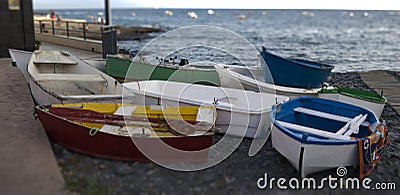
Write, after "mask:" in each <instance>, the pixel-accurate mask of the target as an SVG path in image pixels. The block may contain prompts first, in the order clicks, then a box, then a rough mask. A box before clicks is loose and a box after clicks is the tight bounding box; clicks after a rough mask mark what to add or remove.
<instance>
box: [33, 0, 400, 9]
mask: <svg viewBox="0 0 400 195" xmlns="http://www.w3.org/2000/svg"><path fill="white" fill-rule="evenodd" d="M110 2H111V8H206V9H209V8H212V9H218V8H219V9H223V8H227V9H240V8H242V9H344V10H400V0H110ZM33 8H34V9H85V8H104V0H33Z"/></svg>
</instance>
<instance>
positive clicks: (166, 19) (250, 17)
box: [55, 9, 400, 72]
mask: <svg viewBox="0 0 400 195" xmlns="http://www.w3.org/2000/svg"><path fill="white" fill-rule="evenodd" d="M55 11H56V12H57V13H59V14H61V15H62V17H63V18H77V19H78V18H79V19H87V20H88V21H90V19H89V18H88V16H89V15H96V14H97V13H98V12H102V11H103V10H55ZM166 11H167V9H113V10H112V24H113V25H123V26H153V27H157V28H162V29H163V30H165V31H167V32H168V31H171V30H174V29H177V28H180V27H185V26H192V25H211V26H217V27H221V28H225V29H228V30H230V31H232V32H234V33H237V35H240V36H242V37H244V38H245V39H246V40H248V41H249V42H250V43H251V44H252V45H253V46H254V47H255V48H257V49H258V50H261V46H264V47H266V48H267V50H269V51H270V52H272V53H274V54H277V55H281V56H283V57H288V58H300V59H306V60H312V61H317V62H321V63H325V64H330V65H334V66H335V68H334V70H333V71H336V72H346V71H368V70H376V69H380V70H393V71H400V62H399V56H400V12H399V11H349V10H346V11H344V10H213V11H214V13H213V14H209V12H208V10H207V9H169V11H170V12H168V13H171V12H172V13H173V14H172V15H171V14H166ZM190 11H192V12H195V13H196V14H197V18H196V19H194V18H192V17H189V15H188V12H190ZM195 33H196V32H195ZM159 35H161V33H153V34H151V36H153V37H157V36H159ZM183 36H184V35H183ZM209 37H210V34H209V33H207V32H203V31H198V32H197V34H191V35H190V36H189V35H188V36H187V37H184V38H182V39H181V38H176V39H174V40H171V41H173V43H171V45H173V44H180V41H185V42H190V41H193V40H195V39H208V38H209ZM149 41H151V39H147V40H143V41H119V46H120V48H124V49H127V50H130V51H133V52H138V51H139V50H140V49H142V48H143V47H144V46H145V45H146V44H147V43H149ZM225 44H227V45H225V46H227V47H232V48H233V49H238V50H241V49H242V48H240V47H241V46H240V45H238V44H234V41H233V42H232V41H226V43H225ZM159 49H160V50H169V49H170V48H168V46H163V47H160V48H159ZM242 50H243V51H241V52H242V54H243V55H244V56H246V55H248V56H250V55H254V53H250V52H249V53H247V52H248V51H247V50H246V49H242ZM154 52H157V51H154ZM171 52H173V51H171ZM181 55H183V56H178V57H186V58H189V61H207V60H208V61H210V60H211V61H213V62H214V63H224V64H238V62H237V59H235V58H232V56H229V55H226V53H224V52H221V51H215V50H210V49H207V48H202V47H197V48H191V51H190V52H183V53H181ZM210 56H212V57H210ZM252 59H253V58H249V59H248V60H249V61H250V60H252ZM241 63H244V64H247V63H250V62H246V60H244V61H241Z"/></svg>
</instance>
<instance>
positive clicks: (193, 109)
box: [45, 103, 216, 137]
mask: <svg viewBox="0 0 400 195" xmlns="http://www.w3.org/2000/svg"><path fill="white" fill-rule="evenodd" d="M71 108H72V109H76V110H72V111H71V110H69V109H71ZM63 109H65V110H63ZM45 110H46V111H48V112H50V113H53V114H55V115H57V116H59V117H63V118H66V119H68V120H71V121H74V122H75V123H77V124H80V125H83V126H85V127H88V128H90V129H91V131H92V130H93V131H100V132H104V133H109V134H113V135H119V136H148V137H176V136H177V135H179V134H177V133H176V131H174V130H175V129H176V128H187V124H189V123H190V124H192V123H194V122H199V121H202V122H201V123H198V126H199V127H200V128H207V127H209V128H212V127H213V124H214V121H215V116H216V114H215V108H214V107H213V106H200V107H199V106H182V107H169V106H159V105H151V106H142V105H132V104H114V103H72V104H53V105H51V106H48V107H47V108H45ZM81 115H85V119H82V117H79V116H81ZM206 115H211V116H206ZM131 117H134V118H131ZM165 118H167V119H170V120H171V121H172V122H174V123H173V124H172V125H171V123H170V122H171V121H168V123H167V122H166V120H165ZM176 121H180V122H179V124H178V123H176ZM185 121H186V122H185ZM192 128H193V127H192ZM200 128H199V129H194V132H193V134H192V135H201V134H205V133H206V131H207V130H208V129H207V130H206V131H204V129H203V130H201V129H200Z"/></svg>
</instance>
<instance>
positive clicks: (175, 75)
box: [106, 56, 221, 86]
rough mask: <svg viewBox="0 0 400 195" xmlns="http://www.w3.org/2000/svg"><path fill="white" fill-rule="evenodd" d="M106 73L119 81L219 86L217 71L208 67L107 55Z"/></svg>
mask: <svg viewBox="0 0 400 195" xmlns="http://www.w3.org/2000/svg"><path fill="white" fill-rule="evenodd" d="M106 66H107V74H108V75H110V76H112V77H115V78H116V79H118V80H119V81H122V82H123V81H125V80H127V81H140V80H170V81H177V82H185V83H196V84H204V85H214V86H220V85H221V83H220V80H219V76H218V73H217V72H216V71H215V69H210V68H196V67H190V68H182V67H179V66H164V65H159V66H155V65H150V64H144V63H139V62H131V61H130V60H126V59H121V58H118V57H113V56H108V57H107V60H106Z"/></svg>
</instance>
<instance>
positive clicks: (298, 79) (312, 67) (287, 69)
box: [261, 47, 333, 89]
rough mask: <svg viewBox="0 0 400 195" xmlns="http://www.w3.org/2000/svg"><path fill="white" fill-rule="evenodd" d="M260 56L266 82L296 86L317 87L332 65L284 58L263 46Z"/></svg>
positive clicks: (320, 85)
mask: <svg viewBox="0 0 400 195" xmlns="http://www.w3.org/2000/svg"><path fill="white" fill-rule="evenodd" d="M261 57H262V58H263V59H264V60H262V61H264V62H265V63H263V64H264V66H265V67H266V75H271V76H272V79H273V80H271V79H268V78H270V77H268V76H266V78H267V80H266V82H268V83H274V84H276V85H282V86H287V87H298V88H306V89H311V88H318V87H322V83H323V82H324V81H325V80H326V78H327V77H328V76H329V73H330V72H331V70H332V69H333V66H330V65H323V64H319V63H315V62H310V61H305V60H292V59H285V58H282V57H280V56H277V55H274V54H271V53H269V52H267V51H266V49H265V48H264V47H263V51H262V52H261Z"/></svg>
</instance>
